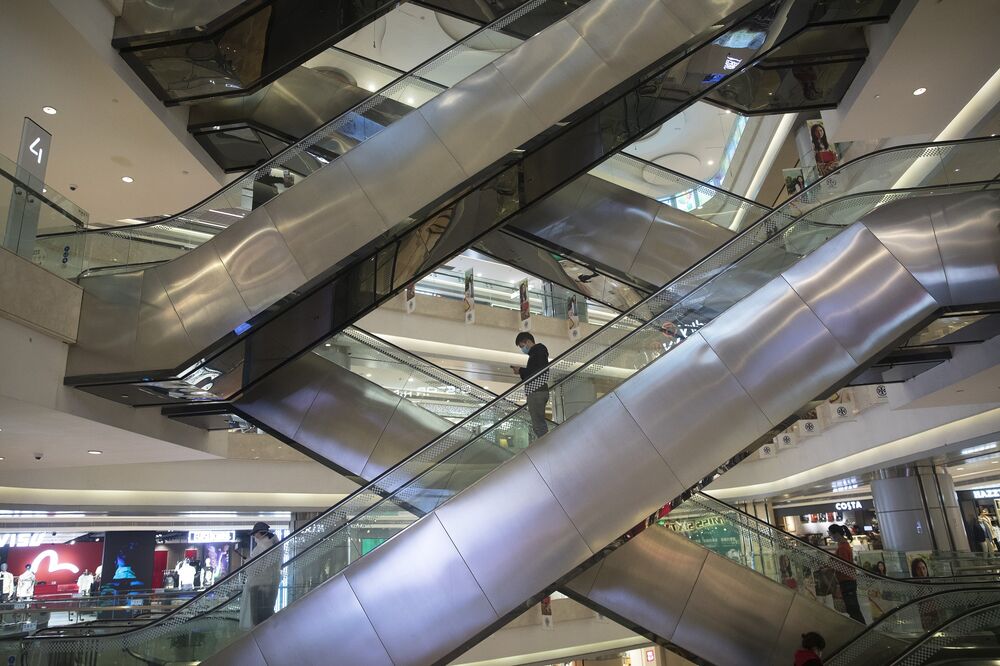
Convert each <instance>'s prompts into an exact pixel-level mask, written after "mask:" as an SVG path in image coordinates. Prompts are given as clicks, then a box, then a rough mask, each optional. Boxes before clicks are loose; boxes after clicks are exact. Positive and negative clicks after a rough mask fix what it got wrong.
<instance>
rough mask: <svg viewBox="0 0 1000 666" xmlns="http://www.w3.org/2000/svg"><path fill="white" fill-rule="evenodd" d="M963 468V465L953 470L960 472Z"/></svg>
mask: <svg viewBox="0 0 1000 666" xmlns="http://www.w3.org/2000/svg"><path fill="white" fill-rule="evenodd" d="M963 469H965V468H964V467H956V468H955V471H956V472H961V471H962V470H963Z"/></svg>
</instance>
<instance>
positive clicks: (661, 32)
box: [67, 0, 745, 376]
mask: <svg viewBox="0 0 1000 666" xmlns="http://www.w3.org/2000/svg"><path fill="white" fill-rule="evenodd" d="M670 4H674V3H667V2H666V0H664V1H663V2H661V1H660V0H628V1H627V2H619V3H614V5H615V6H614V7H613V8H612V7H611V5H612V3H610V2H607V0H602V1H600V2H598V1H592V2H590V3H588V4H587V5H586V6H584V7H582V8H581V9H579V10H578V11H577V12H574V13H573V14H571V15H570V16H568V17H567V18H566V19H563V20H562V21H560V22H558V23H555V24H553V25H552V26H550V27H549V28H547V29H545V30H543V31H542V32H541V33H539V35H537V36H536V37H535V38H532V39H530V40H528V41H527V42H525V43H524V44H522V45H521V46H519V47H518V48H516V49H514V50H512V51H510V52H509V53H507V54H505V55H503V56H501V57H500V58H499V59H497V60H496V61H494V62H493V63H491V64H490V65H488V66H487V67H486V68H484V69H482V70H480V71H479V72H478V73H477V74H475V75H473V76H472V77H469V78H468V79H466V80H464V81H462V82H460V83H458V84H457V85H456V86H454V87H453V88H452V89H451V90H449V91H446V92H444V93H442V94H441V95H439V96H437V97H436V98H434V99H433V100H431V101H430V102H428V103H427V104H425V105H423V106H422V107H421V108H419V109H416V110H415V112H413V113H410V114H408V115H407V116H406V117H404V118H403V119H402V120H400V121H399V122H397V123H394V124H393V125H392V126H390V127H389V128H387V129H386V130H384V131H382V132H380V133H379V134H377V135H376V136H374V137H372V138H371V139H370V140H368V141H366V142H365V143H362V144H361V145H359V146H357V147H356V148H355V149H353V150H351V151H349V152H348V153H346V154H345V155H344V156H343V158H341V160H337V161H336V162H335V164H337V165H339V164H340V162H343V165H341V166H340V168H339V169H338V168H332V169H331V167H333V166H334V165H333V164H332V165H330V166H328V167H326V168H324V169H321V170H320V171H318V172H317V173H315V174H313V175H311V176H309V177H308V178H306V179H305V181H304V182H303V183H301V184H299V185H297V186H296V187H295V188H293V190H292V191H290V192H288V193H287V194H286V195H284V196H280V197H276V198H275V199H274V200H272V201H269V202H268V203H267V204H265V205H264V206H263V209H264V211H265V212H261V213H258V211H257V210H255V211H253V212H252V213H250V215H249V216H248V218H249V217H253V216H255V215H269V216H270V218H271V220H272V222H273V224H274V226H275V228H277V230H278V233H279V234H281V236H282V238H283V240H284V245H285V246H287V247H288V249H289V250H290V251H291V253H292V255H293V256H294V259H295V263H296V264H297V265H298V267H299V268H300V269H301V271H302V273H303V274H304V276H305V278H306V280H310V279H312V278H313V277H315V276H317V275H319V274H321V273H325V272H328V271H331V270H333V269H335V268H336V267H337V265H338V262H339V261H341V260H344V259H345V258H346V257H347V256H349V254H350V253H351V252H354V251H356V250H358V249H359V248H360V247H361V246H363V245H365V244H366V243H369V242H371V241H373V240H375V239H377V238H379V237H380V236H382V235H383V234H384V233H385V232H387V231H389V230H391V229H393V228H396V227H397V225H402V226H407V225H409V224H411V223H412V220H410V218H409V216H410V215H413V214H415V212H417V211H422V210H425V209H427V208H428V207H429V206H431V205H432V204H434V203H435V202H438V201H440V200H442V199H443V198H444V197H446V196H447V195H448V194H449V193H451V192H454V191H456V190H457V189H458V188H460V187H462V186H463V184H465V183H466V182H467V181H468V180H469V179H471V178H473V177H476V176H477V175H478V173H477V172H478V170H479V169H481V168H482V167H483V166H485V165H487V164H492V163H495V162H497V161H498V160H500V159H502V158H503V157H504V156H506V155H508V154H509V153H510V152H511V151H512V150H514V149H515V148H518V147H519V146H521V145H522V144H524V143H525V142H527V141H528V140H529V139H532V138H534V137H536V136H537V135H538V133H539V131H540V128H542V127H547V126H550V125H553V124H555V123H557V122H559V121H561V120H563V119H564V118H566V117H568V116H570V115H571V114H572V113H573V112H574V111H577V110H578V109H579V108H580V107H581V106H583V105H585V104H587V103H588V102H591V101H593V100H595V99H597V98H599V97H600V96H601V95H602V94H604V93H606V92H607V91H608V90H609V89H610V88H612V87H614V86H615V85H617V84H619V83H621V82H622V81H623V80H624V79H626V78H628V77H629V76H632V75H633V74H635V73H637V72H638V71H640V70H641V69H642V68H643V67H645V66H647V65H649V64H650V63H651V62H652V61H653V60H654V59H655V58H656V57H662V55H663V54H664V52H667V51H669V50H670V48H671V47H670V45H669V44H666V45H665V34H669V35H670V36H671V37H676V38H677V42H676V44H675V47H676V46H679V45H681V44H682V43H684V41H685V40H688V39H690V38H692V37H693V36H695V35H696V34H698V32H699V31H700V30H703V29H705V28H707V27H708V26H709V25H711V23H712V21H714V20H715V17H716V15H715V14H712V13H710V12H705V15H704V16H703V17H702V18H701V22H700V23H692V21H693V19H690V18H689V17H685V20H686V21H688V24H690V25H688V24H685V23H684V22H682V21H678V20H676V19H674V18H672V17H671V14H670V12H666V14H664V15H663V20H664V21H668V23H667V24H661V23H658V22H657V21H649V22H645V23H643V24H639V25H636V24H634V22H633V21H632V19H631V18H630V17H632V16H634V15H636V14H640V15H641V14H644V13H645V12H647V11H648V12H652V14H654V15H656V16H661V12H662V11H664V7H665V6H667V5H670ZM743 4H745V0H727V2H725V3H723V4H722V5H720V6H719V7H717V8H716V9H718V10H719V13H718V15H719V16H726V15H729V14H731V13H732V11H733V10H735V9H736V8H737V7H740V6H742V5H743ZM619 5H620V6H619ZM625 10H628V11H625ZM571 19H572V22H571ZM597 32H600V33H601V39H602V40H607V44H612V43H614V44H618V45H619V47H618V48H616V49H611V50H606V49H604V48H603V47H602V50H605V51H606V54H605V55H604V56H602V55H599V54H598V51H597V50H595V48H594V47H592V46H591V45H590V43H589V41H588V40H590V39H596V38H595V36H594V35H595V34H596V33H597ZM602 43H604V42H602ZM604 58H607V62H606V61H605V60H604ZM540 63H544V65H542V66H540ZM504 90H506V91H507V92H508V94H507V95H500V91H504ZM483 95H488V96H489V100H490V104H487V105H486V107H485V108H484V106H483V105H482V104H481V103H479V102H478V101H477V100H480V99H481V98H482V96H483ZM498 95H499V96H498ZM490 105H495V106H497V107H499V108H498V109H496V110H495V111H490V109H489V106H490ZM452 110H462V111H463V117H461V118H459V117H456V115H455V113H453V112H452ZM510 118H521V119H523V121H522V122H510V121H509V119H510ZM505 119H506V120H505ZM532 119H540V120H541V122H540V123H539V122H535V120H532ZM500 120H505V121H504V122H500ZM449 123H450V124H449ZM345 171H348V172H349V173H350V177H345ZM387 172H389V173H391V174H392V176H391V177H389V178H387V177H386V175H387ZM331 201H333V202H336V203H337V205H338V207H339V208H338V209H337V210H332V209H331V208H330V206H329V205H319V202H324V203H327V202H331ZM372 208H374V209H375V210H376V211H377V214H378V216H377V217H373V216H372V214H371V209H372ZM258 210H259V209H258ZM355 215H357V217H355ZM246 221H247V220H243V221H242V222H246ZM242 222H241V223H237V224H233V225H231V226H229V227H228V228H227V229H225V230H224V231H222V232H221V233H220V234H219V235H217V236H216V237H215V239H214V240H213V241H212V242H209V243H205V244H203V245H201V246H199V247H197V248H195V249H194V250H192V251H191V252H188V253H187V254H185V255H184V256H183V257H181V258H179V259H177V260H175V261H172V262H168V263H167V264H164V265H161V266H158V267H157V268H156V269H154V270H157V271H158V272H160V276H161V279H162V281H163V283H164V287H165V288H166V289H167V292H168V294H170V297H171V302H172V304H173V307H174V310H175V311H176V312H177V315H178V316H179V318H180V320H181V324H182V326H181V327H178V328H175V329H174V330H171V331H167V332H165V333H164V335H165V336H168V335H169V336H171V337H181V336H183V335H185V334H186V335H188V336H189V337H190V338H191V340H192V341H193V342H194V343H195V344H196V345H197V346H198V348H205V347H206V346H208V345H211V344H213V343H215V342H217V341H219V340H223V339H226V336H228V335H230V334H231V332H232V331H233V329H234V327H236V326H238V325H239V324H241V323H243V322H247V321H249V320H250V319H251V318H253V317H254V316H257V315H259V314H261V313H262V312H264V311H265V310H266V308H267V307H268V306H270V305H271V304H273V303H276V302H278V301H279V300H280V299H282V298H283V297H285V296H286V295H288V293H289V289H288V286H287V285H288V283H286V282H283V281H276V282H275V284H274V288H273V290H270V291H268V290H266V289H265V290H264V291H261V290H256V291H255V293H254V294H253V296H252V297H247V298H246V299H243V298H237V296H239V295H240V291H239V288H238V286H237V285H236V284H235V283H234V281H233V279H232V277H231V276H230V275H229V274H228V273H227V272H226V270H225V265H224V264H223V263H222V261H221V260H220V258H219V254H220V253H219V252H218V251H216V249H215V248H216V246H218V247H219V248H244V247H247V243H248V242H249V241H250V240H251V238H250V237H251V235H252V232H248V231H247V227H246V225H244V224H243V223H242ZM293 229H294V232H293ZM319 240H322V241H323V242H318V241H319ZM227 256H228V257H229V258H230V260H231V261H232V262H239V261H240V259H238V258H237V257H236V255H233V254H228V255H227ZM257 261H258V264H259V270H260V271H261V272H263V273H272V272H273V271H276V270H277V265H287V257H284V256H279V257H276V258H274V259H273V260H272V258H271V257H269V256H260V257H259V258H258V259H257ZM272 262H273V263H272ZM110 279H113V277H112V278H110ZM255 282H256V281H255ZM264 286H265V287H266V285H264ZM302 286H304V285H298V287H302ZM248 302H250V303H253V305H254V307H253V308H250V307H249V306H248ZM262 303H263V304H265V305H263V306H261V305H260V304H262ZM123 307H124V306H123ZM91 316H93V315H91V313H89V312H84V313H83V315H82V317H83V318H84V319H86V318H88V317H91ZM138 318H139V314H138V313H133V312H123V313H121V316H120V321H121V322H122V325H131V327H133V328H134V327H135V326H136V324H134V323H133V324H128V322H129V321H130V320H134V321H136V322H137V321H138ZM213 323H214V325H213ZM84 330H89V329H87V327H86V326H84ZM100 344H101V342H100V341H99V340H94V339H92V338H87V337H85V338H82V339H81V340H80V341H79V343H78V344H77V345H76V346H75V347H74V349H73V350H72V352H71V358H70V363H69V365H68V368H67V371H68V375H69V376H85V375H94V374H98V373H103V374H107V373H110V372H121V373H125V372H134V373H141V372H142V371H143V370H144V369H145V368H142V367H141V366H139V364H140V363H141V362H142V359H143V358H144V357H145V354H146V353H147V352H149V350H146V349H138V348H137V349H136V350H135V353H134V354H133V355H132V360H131V361H129V360H128V359H127V358H121V359H114V362H113V363H111V366H112V367H111V368H108V367H107V366H105V365H103V364H102V363H101V362H99V361H98V360H97V359H95V358H93V357H92V355H91V354H90V350H91V348H92V347H93V346H100ZM167 347H168V348H169V349H180V348H182V345H180V344H173V343H169V344H168V345H167ZM192 360H194V359H193V358H192V357H191V356H178V357H177V358H176V360H175V362H174V363H173V367H174V368H176V369H180V368H181V367H183V366H184V365H186V364H187V363H188V362H190V361H192Z"/></svg>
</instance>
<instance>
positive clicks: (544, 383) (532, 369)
mask: <svg viewBox="0 0 1000 666" xmlns="http://www.w3.org/2000/svg"><path fill="white" fill-rule="evenodd" d="M548 364H549V350H548V348H547V347H546V346H545V345H543V344H541V343H538V342H536V343H535V344H534V345H532V347H531V349H530V350H528V366H527V367H525V368H519V369H518V372H519V373H520V374H521V381H522V382H523V381H525V380H526V379H528V378H529V377H533V376H534V375H535V374H537V373H538V372H539V371H540V370H544V369H545V368H546V367H547V366H548ZM548 381H549V373H548V372H543V373H542V374H541V375H539V376H538V377H537V378H536V379H535V380H534V381H532V382H531V385H530V386H528V390H529V391H537V390H540V389H546V390H547V389H548Z"/></svg>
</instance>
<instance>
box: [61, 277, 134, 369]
mask: <svg viewBox="0 0 1000 666" xmlns="http://www.w3.org/2000/svg"><path fill="white" fill-rule="evenodd" d="M80 286H81V287H83V302H82V304H81V306H80V325H79V329H78V330H77V334H76V344H75V345H70V348H69V358H68V360H67V363H66V374H67V375H68V376H71V377H72V376H73V375H88V374H94V373H102V372H115V371H117V370H125V369H127V368H129V367H131V366H132V364H133V360H134V356H133V355H134V352H135V334H136V324H137V322H138V318H139V301H140V298H141V294H142V272H141V271H137V272H133V273H119V274H117V275H100V276H96V277H89V278H83V279H81V280H80Z"/></svg>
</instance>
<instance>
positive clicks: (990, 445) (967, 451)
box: [958, 442, 997, 456]
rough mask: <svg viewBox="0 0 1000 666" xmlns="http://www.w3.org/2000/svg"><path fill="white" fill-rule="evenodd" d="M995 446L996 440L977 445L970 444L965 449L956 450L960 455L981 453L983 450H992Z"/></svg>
mask: <svg viewBox="0 0 1000 666" xmlns="http://www.w3.org/2000/svg"><path fill="white" fill-rule="evenodd" d="M995 448H997V443H996V442H990V443H988V444H980V445H978V446H970V447H969V448H967V449H962V450H961V451H959V452H958V454H959V455H962V456H971V455H972V454H974V453H982V452H983V451H992V450H993V449H995Z"/></svg>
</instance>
